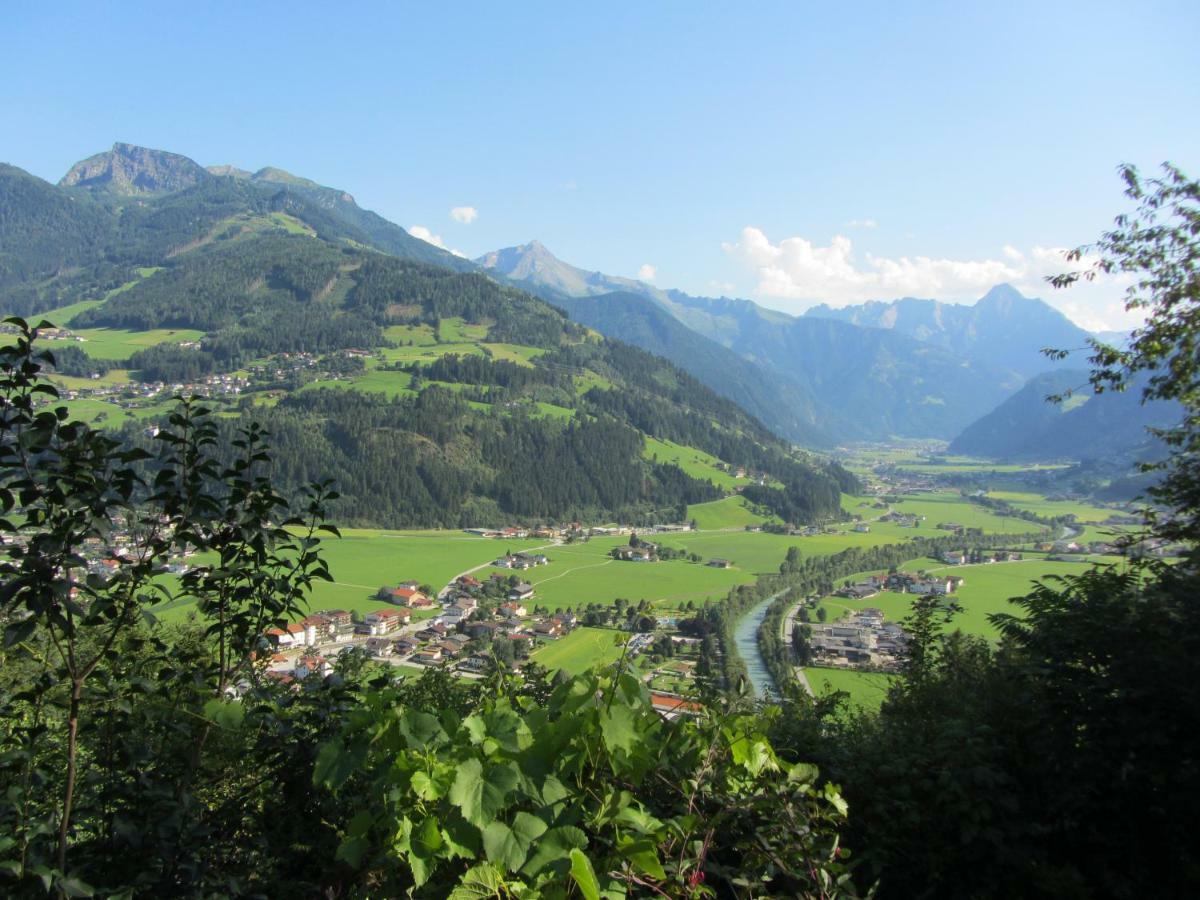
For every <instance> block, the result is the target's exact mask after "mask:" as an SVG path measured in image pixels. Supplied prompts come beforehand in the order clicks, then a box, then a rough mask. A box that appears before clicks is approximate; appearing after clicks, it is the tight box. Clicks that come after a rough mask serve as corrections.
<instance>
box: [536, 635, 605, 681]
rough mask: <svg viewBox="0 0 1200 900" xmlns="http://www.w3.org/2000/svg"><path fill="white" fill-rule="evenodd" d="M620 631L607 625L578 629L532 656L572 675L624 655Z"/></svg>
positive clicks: (537, 660)
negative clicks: (612, 629) (606, 626)
mask: <svg viewBox="0 0 1200 900" xmlns="http://www.w3.org/2000/svg"><path fill="white" fill-rule="evenodd" d="M623 637H625V636H624V635H622V634H621V633H620V632H619V631H610V630H608V629H606V628H576V629H575V630H574V631H572V632H571V633H570V634H568V635H567V636H566V637H562V638H559V639H558V640H557V641H550V642H548V643H546V644H545V645H544V646H542V647H541V648H540V649H538V650H537V651H535V652H534V654H533V656H532V659H533V661H534V662H536V663H538V664H539V665H543V666H545V667H546V668H547V669H562V670H563V671H565V672H567V673H568V674H570V675H578V674H579V673H580V672H586V671H587V670H588V669H590V668H592V667H593V666H598V665H602V664H604V663H610V662H613V661H615V660H617V659H619V658H620V656H621V639H622V638H623Z"/></svg>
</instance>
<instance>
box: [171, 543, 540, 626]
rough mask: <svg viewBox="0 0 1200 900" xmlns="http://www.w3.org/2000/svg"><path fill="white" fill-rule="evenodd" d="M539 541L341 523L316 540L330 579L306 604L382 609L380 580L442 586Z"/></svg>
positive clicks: (314, 607) (176, 613)
mask: <svg viewBox="0 0 1200 900" xmlns="http://www.w3.org/2000/svg"><path fill="white" fill-rule="evenodd" d="M544 543H545V541H538V540H517V541H505V542H504V543H503V544H502V543H501V542H499V541H496V540H492V539H490V538H481V537H474V536H472V535H469V534H464V533H463V532H459V531H384V530H378V529H370V528H344V529H342V537H341V538H340V539H338V538H333V537H327V538H325V539H324V540H323V541H322V542H321V552H322V555H323V556H324V558H325V560H326V561H327V562H328V563H329V571H330V573H331V574H332V575H333V577H334V581H333V582H322V581H319V582H316V583H315V585H314V586H313V592H312V598H311V601H312V602H311V609H312V610H314V611H319V610H322V609H345V610H349V611H352V612H353V611H354V610H358V611H359V612H362V613H367V612H371V611H373V610H376V609H382V608H385V607H386V606H387V605H388V604H386V603H382V602H380V601H378V600H375V599H374V597H373V595H374V593H375V591H376V590H378V589H379V587H380V586H381V585H384V584H398V583H399V582H401V581H408V580H410V579H411V580H414V581H418V582H421V583H423V584H429V585H431V586H433V587H434V588H436V589H441V588H442V586H444V585H445V584H446V583H447V582H448V581H449V580H450V579H451V578H453V577H454V576H456V575H458V574H459V573H460V572H464V571H466V570H467V569H471V568H474V567H475V566H479V565H483V564H485V563H487V562H490V561H491V560H492V559H495V558H496V557H497V556H499V555H500V554H501V553H503V552H504V550H505V549H513V550H519V549H524V548H529V547H537V546H541V545H542V544H544ZM186 612H187V607H175V608H174V609H172V610H171V611H170V614H171V616H182V615H184V614H186ZM430 615H432V613H430Z"/></svg>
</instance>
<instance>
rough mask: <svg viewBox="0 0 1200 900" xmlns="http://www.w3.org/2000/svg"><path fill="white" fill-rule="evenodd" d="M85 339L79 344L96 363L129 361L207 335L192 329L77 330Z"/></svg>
mask: <svg viewBox="0 0 1200 900" xmlns="http://www.w3.org/2000/svg"><path fill="white" fill-rule="evenodd" d="M73 330H74V331H75V333H76V334H77V335H79V336H80V337H82V338H83V343H82V344H76V345H75V346H77V347H79V348H80V349H82V350H83V351H85V352H86V353H87V354H88V356H90V357H92V358H93V359H128V358H129V357H130V355H132V354H134V353H137V352H138V351H139V350H145V349H146V348H147V347H153V346H155V345H156V344H168V343H170V344H180V343H183V342H184V341H198V340H200V338H202V337H204V332H203V331H196V330H194V329H190V328H152V329H150V330H149V331H129V330H128V329H124V328H80V329H73Z"/></svg>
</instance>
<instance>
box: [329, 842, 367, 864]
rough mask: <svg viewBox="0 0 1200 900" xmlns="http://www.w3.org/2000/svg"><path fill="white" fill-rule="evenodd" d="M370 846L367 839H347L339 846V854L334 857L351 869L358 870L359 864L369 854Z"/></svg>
mask: <svg viewBox="0 0 1200 900" xmlns="http://www.w3.org/2000/svg"><path fill="white" fill-rule="evenodd" d="M368 846H369V844H368V842H367V839H366V838H365V837H352V838H347V839H346V840H344V841H342V843H341V844H340V845H338V848H337V853H336V854H334V855H335V856H336V858H337V859H340V860H342V862H344V863H346V864H347V865H349V866H350V867H351V868H355V869H357V868H358V864H359V863H360V862H362V858H363V855H364V854H365V853H366V852H367V848H368Z"/></svg>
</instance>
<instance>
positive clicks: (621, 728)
mask: <svg viewBox="0 0 1200 900" xmlns="http://www.w3.org/2000/svg"><path fill="white" fill-rule="evenodd" d="M600 729H601V731H602V733H603V735H604V746H605V747H607V748H608V752H609V753H615V752H616V751H617V750H621V751H623V752H625V753H631V752H632V751H633V745H634V742H635V740H636V739H637V729H636V728H635V727H634V713H633V710H632V709H631V708H630V707H628V706H625V705H623V704H616V703H614V704H613V705H612V706H611V707H609V708H608V709H607V710H605V711H604V712H603V713H602V714H601V716H600Z"/></svg>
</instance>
